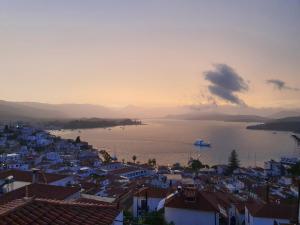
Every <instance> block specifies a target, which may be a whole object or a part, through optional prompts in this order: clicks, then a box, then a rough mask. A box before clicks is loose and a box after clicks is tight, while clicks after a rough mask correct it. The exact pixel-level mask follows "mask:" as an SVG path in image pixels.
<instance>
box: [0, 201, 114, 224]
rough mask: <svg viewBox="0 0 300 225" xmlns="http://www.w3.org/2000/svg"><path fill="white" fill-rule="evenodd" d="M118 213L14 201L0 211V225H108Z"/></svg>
mask: <svg viewBox="0 0 300 225" xmlns="http://www.w3.org/2000/svg"><path fill="white" fill-rule="evenodd" d="M119 213H120V211H119V210H118V209H116V208H115V207H113V206H103V205H102V206H101V205H98V204H90V203H77V202H64V201H58V200H46V199H34V198H29V199H17V200H14V201H13V202H10V203H8V204H6V205H3V206H1V207H0V221H1V222H0V224H1V225H2V224H3V225H4V224H12V225H13V224H16V225H21V224H24V225H29V224H30V225H33V224H38V225H43V224H53V225H59V224H62V225H63V224H64V225H73V224H74V225H75V224H76V225H80V224H82V225H83V224H87V225H88V224H93V225H110V224H112V223H113V221H114V220H115V218H116V217H117V216H118V214H119ZM24 218H26V220H25V219H24Z"/></svg>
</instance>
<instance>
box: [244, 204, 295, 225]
mask: <svg viewBox="0 0 300 225" xmlns="http://www.w3.org/2000/svg"><path fill="white" fill-rule="evenodd" d="M248 218H249V219H248ZM274 220H275V221H277V222H278V223H286V224H287V223H289V222H290V221H289V220H287V219H274V218H261V217H253V216H252V215H251V214H249V211H248V210H247V208H246V211H245V222H246V223H245V224H246V225H274Z"/></svg>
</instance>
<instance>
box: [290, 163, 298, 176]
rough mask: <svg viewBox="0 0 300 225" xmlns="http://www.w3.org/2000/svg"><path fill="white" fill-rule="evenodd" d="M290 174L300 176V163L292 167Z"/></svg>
mask: <svg viewBox="0 0 300 225" xmlns="http://www.w3.org/2000/svg"><path fill="white" fill-rule="evenodd" d="M288 172H289V173H290V174H291V175H292V176H300V162H297V163H296V164H295V165H293V166H291V168H289V169H288Z"/></svg>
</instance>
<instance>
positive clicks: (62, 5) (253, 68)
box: [0, 0, 300, 107]
mask: <svg viewBox="0 0 300 225" xmlns="http://www.w3.org/2000/svg"><path fill="white" fill-rule="evenodd" d="M218 65H219V66H220V65H223V66H224V67H223V69H224V68H229V70H231V69H232V70H233V72H234V74H235V75H236V76H235V75H234V76H232V77H231V78H232V79H234V78H235V77H238V78H241V79H242V82H243V85H244V87H242V86H241V88H240V89H230V90H229V92H228V90H227V89H226V88H227V87H228V86H223V85H222V84H223V83H221V84H220V83H218V82H219V80H217V81H216V80H215V79H211V78H212V77H205V75H207V73H209V74H213V75H216V76H219V75H220V74H219V73H221V75H220V76H219V77H218V79H219V78H220V79H221V81H223V79H225V80H226V79H227V73H224V74H222V71H225V70H222V69H220V67H218ZM218 68H219V69H218ZM299 70H300V1H299V0H263V1H262V0H251V1H248V0H247V1H246V0H245V1H243V0H235V1H233V0H226V1H214V0H206V1H204V0H203V1H202V0H197V1H196V0H195V1H192V0H190V1H189V0H184V1H183V0H168V1H167V0H157V1H156V0H144V1H143V0H135V1H133V0H132V1H131V0H119V1H115V0H107V1H100V0H95V1H90V0H84V1H82V0H80V1H79V0H78V1H75V0H69V1H67V0H48V1H46V0H42V1H37V0H26V1H24V0H19V1H15V0H7V1H5V0H0V84H1V88H0V99H4V100H14V101H40V102H48V103H66V102H68V103H71V102H72V103H94V104H101V105H113V106H121V105H128V104H133V105H144V106H146V105H169V106H171V105H185V104H198V103H206V102H216V103H218V104H225V103H228V99H235V103H237V104H240V103H243V104H244V103H245V104H246V105H250V106H257V107H261V106H285V107H300V91H299V89H298V88H299V87H300V72H299ZM223 75H224V76H223ZM222 76H223V77H222ZM213 78H214V77H213ZM282 82H283V84H282ZM280 85H281V86H280ZM282 85H283V86H282ZM225 89H226V90H225ZM223 94H226V96H227V97H226V98H223V99H222V95H223Z"/></svg>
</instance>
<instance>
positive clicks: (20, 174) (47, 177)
mask: <svg viewBox="0 0 300 225" xmlns="http://www.w3.org/2000/svg"><path fill="white" fill-rule="evenodd" d="M8 176H13V177H14V179H15V180H16V181H23V182H32V172H31V171H22V170H5V171H1V172H0V180H1V179H5V178H7V177H8ZM66 177H68V176H67V175H61V174H54V173H43V174H42V173H38V176H37V182H40V183H51V182H55V181H58V180H62V179H64V178H66Z"/></svg>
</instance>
